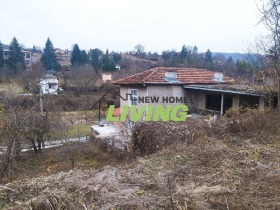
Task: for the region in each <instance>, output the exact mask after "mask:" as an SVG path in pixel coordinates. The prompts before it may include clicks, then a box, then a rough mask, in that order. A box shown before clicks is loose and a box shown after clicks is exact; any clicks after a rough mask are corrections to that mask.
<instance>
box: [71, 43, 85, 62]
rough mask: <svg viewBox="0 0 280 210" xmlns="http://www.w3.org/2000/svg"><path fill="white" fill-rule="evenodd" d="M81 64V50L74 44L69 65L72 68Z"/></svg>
mask: <svg viewBox="0 0 280 210" xmlns="http://www.w3.org/2000/svg"><path fill="white" fill-rule="evenodd" d="M81 63H82V62H81V50H80V48H79V46H78V44H75V45H74V47H73V50H72V54H71V64H72V66H79V65H81Z"/></svg>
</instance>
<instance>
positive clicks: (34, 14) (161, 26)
mask: <svg viewBox="0 0 280 210" xmlns="http://www.w3.org/2000/svg"><path fill="white" fill-rule="evenodd" d="M0 5H1V12H0V29H1V30H0V40H1V42H2V43H4V44H8V43H10V42H11V40H12V38H13V37H14V36H15V37H16V38H17V39H18V41H19V42H20V43H23V44H24V45H25V46H27V47H32V46H33V45H38V46H41V47H43V46H44V45H45V42H46V40H47V37H50V39H51V41H52V42H53V44H54V46H55V47H59V48H62V49H67V48H68V49H71V48H72V45H73V44H74V43H78V45H79V46H80V48H81V49H90V48H100V49H101V50H106V49H107V48H108V49H109V50H110V51H111V50H114V51H129V50H133V49H134V46H135V45H136V44H141V45H143V46H144V47H145V50H146V51H152V52H158V53H161V52H162V51H163V50H166V49H170V50H171V49H175V50H181V47H182V45H183V44H185V45H190V46H194V45H197V47H198V49H199V51H201V52H202V51H206V50H207V49H208V48H209V49H210V50H211V51H214V52H217V51H219V52H243V51H244V48H245V47H246V45H247V44H248V42H254V40H255V38H256V37H257V36H259V35H261V34H266V33H267V31H266V29H265V28H264V26H263V25H261V24H259V25H257V23H258V20H259V17H258V11H257V8H256V3H255V1H254V0H99V1H96V0H44V1H43V0H24V1H23V0H0Z"/></svg>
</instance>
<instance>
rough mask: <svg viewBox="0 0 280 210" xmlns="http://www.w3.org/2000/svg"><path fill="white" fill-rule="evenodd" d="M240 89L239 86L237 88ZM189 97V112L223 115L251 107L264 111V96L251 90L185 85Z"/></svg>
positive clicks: (225, 86)
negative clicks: (228, 111) (227, 111)
mask: <svg viewBox="0 0 280 210" xmlns="http://www.w3.org/2000/svg"><path fill="white" fill-rule="evenodd" d="M239 88H240V86H239ZM184 89H185V90H186V95H187V97H189V104H188V106H189V108H190V110H194V112H195V110H197V111H198V112H199V111H200V112H206V113H207V112H210V113H212V112H214V113H219V114H220V115H223V114H224V113H225V111H226V110H228V109H230V108H233V107H241V106H245V107H253V108H258V109H264V107H265V105H266V102H265V98H264V95H263V94H261V93H258V92H257V91H253V90H251V89H236V86H232V85H231V86H229V85H185V86H184Z"/></svg>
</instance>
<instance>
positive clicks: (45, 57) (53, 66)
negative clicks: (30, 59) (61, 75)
mask: <svg viewBox="0 0 280 210" xmlns="http://www.w3.org/2000/svg"><path fill="white" fill-rule="evenodd" d="M41 62H42V64H43V66H44V68H45V69H46V70H53V71H57V70H58V68H59V63H58V61H57V57H56V54H55V50H54V47H53V44H52V42H51V40H50V38H48V39H47V42H46V45H45V48H44V50H43V54H42V57H41Z"/></svg>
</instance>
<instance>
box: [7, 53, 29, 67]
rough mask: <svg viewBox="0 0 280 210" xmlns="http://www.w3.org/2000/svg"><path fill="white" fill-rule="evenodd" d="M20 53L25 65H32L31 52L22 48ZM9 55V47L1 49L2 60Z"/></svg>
mask: <svg viewBox="0 0 280 210" xmlns="http://www.w3.org/2000/svg"><path fill="white" fill-rule="evenodd" d="M22 54H23V57H24V62H25V65H27V66H31V65H32V52H31V51H26V50H22ZM9 55H10V50H9V49H4V50H3V56H4V60H7V59H8V58H9Z"/></svg>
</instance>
